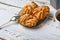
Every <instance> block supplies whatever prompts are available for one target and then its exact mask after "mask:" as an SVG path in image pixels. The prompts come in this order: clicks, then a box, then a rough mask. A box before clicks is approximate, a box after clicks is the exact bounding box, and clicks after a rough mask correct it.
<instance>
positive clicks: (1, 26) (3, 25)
mask: <svg viewBox="0 0 60 40" xmlns="http://www.w3.org/2000/svg"><path fill="white" fill-rule="evenodd" d="M10 22H11V20H9V21H8V22H6V23H4V24H2V25H0V29H2V28H4V27H5V25H7V24H8V23H10Z"/></svg>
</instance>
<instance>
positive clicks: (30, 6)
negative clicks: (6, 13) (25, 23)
mask: <svg viewBox="0 0 60 40" xmlns="http://www.w3.org/2000/svg"><path fill="white" fill-rule="evenodd" d="M37 6H38V5H37V4H36V3H35V2H32V3H31V4H27V5H26V6H24V7H23V8H22V11H21V12H22V14H32V10H33V9H34V8H36V7H37Z"/></svg>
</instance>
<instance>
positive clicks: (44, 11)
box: [18, 2, 50, 27]
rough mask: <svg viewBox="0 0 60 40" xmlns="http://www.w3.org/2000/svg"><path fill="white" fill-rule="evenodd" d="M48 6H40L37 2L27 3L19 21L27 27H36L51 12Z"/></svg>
mask: <svg viewBox="0 0 60 40" xmlns="http://www.w3.org/2000/svg"><path fill="white" fill-rule="evenodd" d="M49 12H50V9H49V7H48V6H38V5H37V4H36V3H35V2H32V3H31V4H28V5H26V6H25V7H24V8H23V9H22V11H21V14H23V15H21V16H20V17H19V18H18V23H19V24H21V25H24V26H27V27H34V26H36V25H37V23H38V22H39V21H42V20H44V19H45V18H46V17H47V15H48V14H49Z"/></svg>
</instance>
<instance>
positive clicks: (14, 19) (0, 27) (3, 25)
mask: <svg viewBox="0 0 60 40" xmlns="http://www.w3.org/2000/svg"><path fill="white" fill-rule="evenodd" d="M17 17H18V16H13V17H12V18H11V19H10V20H9V21H7V22H6V23H4V24H2V25H1V26H0V29H2V28H4V27H5V25H7V24H8V23H10V22H12V21H17Z"/></svg>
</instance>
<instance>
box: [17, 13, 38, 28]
mask: <svg viewBox="0 0 60 40" xmlns="http://www.w3.org/2000/svg"><path fill="white" fill-rule="evenodd" d="M18 22H19V23H20V24H22V25H24V26H27V27H33V26H36V24H37V22H38V20H37V19H36V17H34V16H32V15H30V14H25V15H22V16H21V17H19V19H18Z"/></svg>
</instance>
